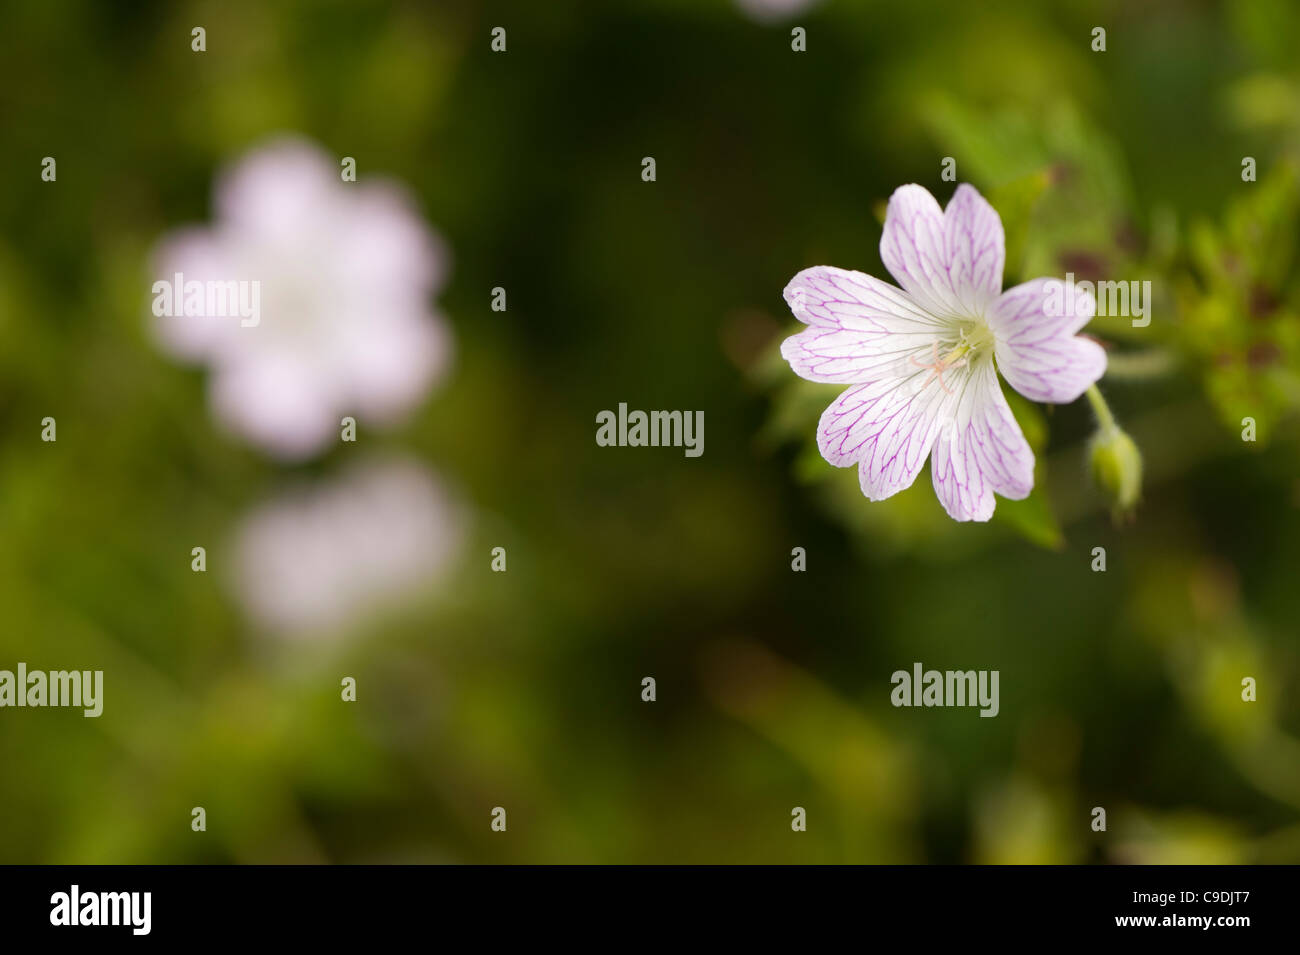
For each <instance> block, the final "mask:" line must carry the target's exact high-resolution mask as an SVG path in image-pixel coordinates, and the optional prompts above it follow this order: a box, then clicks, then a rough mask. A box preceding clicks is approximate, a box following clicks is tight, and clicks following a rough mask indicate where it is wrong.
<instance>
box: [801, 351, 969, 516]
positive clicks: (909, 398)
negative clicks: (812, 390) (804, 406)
mask: <svg viewBox="0 0 1300 955" xmlns="http://www.w3.org/2000/svg"><path fill="white" fill-rule="evenodd" d="M917 375H918V376H927V375H928V371H927V370H925V369H920V370H918V371H917ZM918 385H919V387H918ZM953 401H954V397H953V395H951V394H949V393H948V392H946V391H944V389H943V387H941V386H940V385H939V383H938V381H937V380H933V381H930V380H926V381H922V379H921V378H920V377H915V376H914V377H909V378H906V379H902V380H901V381H900V380H898V379H893V378H885V379H881V380H879V381H873V382H868V383H866V384H862V385H857V386H856V387H853V388H850V389H848V390H847V391H846V392H844V394H842V395H840V396H839V398H837V399H836V400H835V401H834V402H832V403H831V405H830V407H828V408H827V409H826V411H825V412H824V413H823V414H822V417H821V421H820V423H819V424H818V426H817V446H818V447H819V448H820V449H821V452H822V457H824V458H825V459H826V460H827V461H829V462H830V463H831V464H833V465H835V466H836V467H847V466H848V465H850V464H857V465H858V479H859V481H860V483H861V485H862V493H863V494H865V495H866V496H867V499H868V500H872V501H883V500H884V499H885V498H887V497H890V496H891V495H894V494H897V493H898V492H899V491H901V490H903V489H904V488H907V487H911V485H912V482H913V481H915V480H916V476H917V475H918V474H920V473H921V468H922V467H923V466H924V465H925V459H926V457H928V456H929V454H930V447H931V445H933V444H934V439H935V435H936V434H937V433H938V430H939V427H940V425H941V423H942V421H943V420H944V417H945V415H947V414H951V406H952V403H953Z"/></svg>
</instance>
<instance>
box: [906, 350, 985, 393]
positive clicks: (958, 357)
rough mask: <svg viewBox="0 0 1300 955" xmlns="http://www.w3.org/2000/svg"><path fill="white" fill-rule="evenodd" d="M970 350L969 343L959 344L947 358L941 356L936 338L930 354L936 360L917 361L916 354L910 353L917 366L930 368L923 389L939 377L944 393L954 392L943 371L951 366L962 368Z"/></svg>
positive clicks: (912, 361)
mask: <svg viewBox="0 0 1300 955" xmlns="http://www.w3.org/2000/svg"><path fill="white" fill-rule="evenodd" d="M969 350H970V346H969V345H965V344H963V345H959V346H958V347H957V348H955V349H953V351H952V352H951V353H950V354H949V355H948V356H947V357H946V358H940V357H939V342H938V341H937V340H936V341H932V342H930V356H931V357H932V358H933V359H934V361H932V362H930V363H929V364H927V363H925V362H921V361H917V360H916V356H915V355H909V356H908V359H909V360H910V361H911V363H912V364H913V365H915V366H916V367H917V368H929V369H930V374H929V377H927V378H926V379H925V381H924V383H922V385H921V390H922V391H924V390H925V389H926V388H927V387H928V386H929V384H930V382H931V381H933V380H934V379H936V378H937V379H939V387H940V388H942V389H943V390H944V393H945V394H949V395H950V394H952V389H951V388H949V387H948V385H947V383H946V382H945V381H944V380H943V373H944V372H945V371H947V370H948V369H949V368H961V367H962V366H963V365H965V364H966V358H965V354H966V352H967V351H969Z"/></svg>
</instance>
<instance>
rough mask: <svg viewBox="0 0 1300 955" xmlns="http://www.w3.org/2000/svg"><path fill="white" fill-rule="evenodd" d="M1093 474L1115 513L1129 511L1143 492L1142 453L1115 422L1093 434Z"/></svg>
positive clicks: (1123, 513)
mask: <svg viewBox="0 0 1300 955" xmlns="http://www.w3.org/2000/svg"><path fill="white" fill-rule="evenodd" d="M1092 478H1093V480H1094V481H1096V482H1097V486H1098V487H1100V488H1101V489H1102V491H1104V492H1105V493H1106V495H1107V496H1108V497H1109V498H1110V501H1111V509H1112V510H1113V511H1114V513H1115V516H1116V517H1119V516H1121V515H1125V514H1130V513H1132V511H1133V508H1134V507H1135V506H1136V505H1137V501H1138V497H1139V496H1140V495H1141V493H1142V453H1141V452H1140V451H1138V446H1137V445H1136V444H1135V443H1134V441H1133V439H1132V438H1130V437H1129V436H1128V435H1127V434H1126V433H1125V432H1124V431H1123V430H1122V429H1121V428H1120V427H1119V426H1118V425H1114V424H1112V425H1109V426H1105V427H1102V428H1101V429H1099V430H1098V431H1097V433H1096V435H1094V436H1093V439H1092Z"/></svg>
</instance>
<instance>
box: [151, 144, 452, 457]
mask: <svg viewBox="0 0 1300 955" xmlns="http://www.w3.org/2000/svg"><path fill="white" fill-rule="evenodd" d="M214 219H215V221H214V223H213V224H212V226H210V227H191V228H187V229H183V230H180V231H178V232H176V233H173V234H171V235H169V236H166V237H164V239H163V240H162V241H160V242H159V244H158V246H157V247H156V248H155V250H154V253H153V256H152V260H153V278H155V279H157V280H159V281H160V282H167V283H171V282H173V277H174V276H175V275H178V274H179V275H181V276H182V277H183V283H184V284H185V285H186V286H188V285H189V284H190V283H191V282H197V283H201V284H203V285H209V286H210V285H216V286H218V287H220V286H221V285H222V284H223V283H229V284H231V285H232V286H233V285H234V284H239V285H240V286H241V287H242V288H249V287H252V284H253V283H257V289H258V293H259V299H260V302H259V304H260V316H258V318H257V319H255V320H251V321H250V320H244V321H241V319H240V318H239V317H234V318H231V317H229V316H225V315H212V314H193V310H190V314H185V313H183V312H182V310H181V309H179V308H176V309H174V311H173V313H171V314H161V315H159V314H158V312H157V311H155V314H156V315H157V316H158V317H156V318H155V319H154V329H155V332H156V334H157V336H158V338H159V339H160V341H161V344H162V346H163V347H164V348H165V349H166V350H167V351H169V352H171V353H172V354H173V355H175V356H177V357H179V358H182V359H186V360H190V361H196V362H201V363H203V364H206V365H207V366H208V368H209V370H210V378H209V382H208V392H209V401H210V404H211V406H212V410H213V412H214V414H215V416H216V417H217V418H218V419H219V420H220V421H221V422H222V423H223V424H224V425H225V426H226V427H227V428H229V429H230V430H232V431H234V432H237V433H238V434H241V435H243V436H244V437H246V438H248V439H250V440H251V441H253V442H254V443H255V444H257V445H259V446H260V447H262V448H263V449H265V450H267V451H269V452H271V453H272V454H273V455H275V456H277V457H280V458H285V459H301V458H305V457H309V456H311V455H312V454H315V453H317V452H319V451H320V450H321V449H323V448H324V447H325V446H327V445H328V444H330V443H331V442H333V441H337V440H338V438H339V427H340V420H341V419H342V418H343V417H345V416H353V417H355V418H357V419H358V420H359V421H362V422H366V423H374V424H377V425H384V424H389V423H393V422H395V421H396V420H397V419H398V418H400V417H401V416H402V415H403V414H404V413H405V412H407V411H408V410H410V409H411V408H412V407H414V405H415V404H416V403H417V402H418V401H419V400H420V399H421V398H423V397H424V395H425V394H426V393H427V392H428V390H429V388H430V386H431V385H432V384H433V382H434V381H435V380H436V379H437V378H438V377H439V375H440V374H441V372H442V370H443V369H444V367H445V366H446V364H447V360H448V357H449V355H450V349H451V341H450V335H449V334H448V332H447V328H446V326H445V323H444V322H443V320H442V318H441V317H440V316H439V314H438V313H437V311H436V310H435V309H434V307H433V304H432V301H431V297H432V295H433V293H434V292H436V291H437V288H438V286H439V285H440V284H441V282H442V278H443V274H444V272H445V271H446V261H447V255H446V252H445V251H444V248H443V245H442V243H441V241H440V240H439V239H438V237H437V236H436V235H435V234H434V233H433V232H432V231H431V230H430V229H429V228H428V226H427V225H426V224H425V223H424V221H423V220H422V219H421V218H420V216H419V214H418V213H417V212H416V210H415V205H414V203H413V202H412V201H411V199H410V198H409V197H408V195H407V194H406V193H405V192H404V191H403V190H402V189H401V188H400V187H398V186H397V185H396V184H394V183H388V182H382V181H362V182H344V181H343V180H342V178H341V176H340V166H339V164H338V161H337V160H335V159H332V158H331V157H329V156H327V155H326V154H325V153H324V152H322V151H321V150H320V149H318V148H317V147H315V146H314V145H312V144H311V143H309V142H306V141H305V140H300V139H295V138H285V139H280V140H277V141H275V142H272V143H270V144H268V145H266V146H264V147H262V148H260V149H257V150H255V151H253V152H252V153H250V154H249V155H247V156H245V157H243V158H242V159H241V160H240V161H239V162H238V163H237V164H235V165H234V166H233V167H232V168H231V169H229V170H228V171H226V173H225V174H224V175H222V176H221V177H220V178H219V179H218V181H217V184H216V188H215V217H214ZM174 294H175V297H176V300H177V301H178V302H179V301H180V300H181V298H182V290H179V289H178V290H175V292H174Z"/></svg>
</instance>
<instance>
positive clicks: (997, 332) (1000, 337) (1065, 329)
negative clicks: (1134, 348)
mask: <svg viewBox="0 0 1300 955" xmlns="http://www.w3.org/2000/svg"><path fill="white" fill-rule="evenodd" d="M1064 287H1065V283H1064V282H1062V281H1061V280H1059V279H1033V280H1031V281H1029V282H1025V283H1024V284H1023V285H1017V286H1016V287H1015V288H1011V289H1008V290H1007V291H1006V292H1004V293H1003V294H1002V296H1001V297H1000V298H999V299H998V300H997V301H996V302H994V303H993V306H992V308H990V309H989V312H988V323H989V328H991V329H992V330H993V335H994V337H995V339H996V342H997V344H996V348H995V353H996V355H997V359H998V369H999V370H1000V371H1001V372H1002V376H1003V377H1004V378H1006V380H1007V382H1008V383H1009V384H1010V385H1011V387H1012V388H1015V389H1016V391H1018V392H1020V393H1021V394H1022V395H1024V396H1025V397H1026V398H1030V399H1032V400H1034V401H1046V402H1051V403H1052V404H1068V403H1069V402H1071V401H1074V400H1075V399H1076V398H1078V397H1079V396H1080V395H1081V394H1083V393H1084V391H1086V390H1087V388H1088V386H1089V385H1091V384H1093V383H1094V382H1095V381H1097V380H1098V379H1099V378H1101V376H1102V375H1103V374H1104V373H1105V371H1106V352H1105V350H1103V349H1102V347H1101V346H1100V345H1098V344H1097V343H1096V342H1094V341H1089V340H1088V339H1086V338H1079V337H1076V336H1075V332H1077V331H1078V330H1079V329H1080V328H1082V327H1083V326H1084V325H1086V324H1087V323H1088V320H1089V319H1091V318H1092V316H1093V314H1094V313H1095V312H1096V310H1097V303H1096V300H1095V299H1094V298H1093V297H1092V295H1091V294H1088V293H1082V294H1081V293H1080V292H1079V291H1078V289H1074V290H1073V296H1072V300H1070V299H1071V296H1067V295H1066V294H1065V292H1064V291H1063V289H1064Z"/></svg>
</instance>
